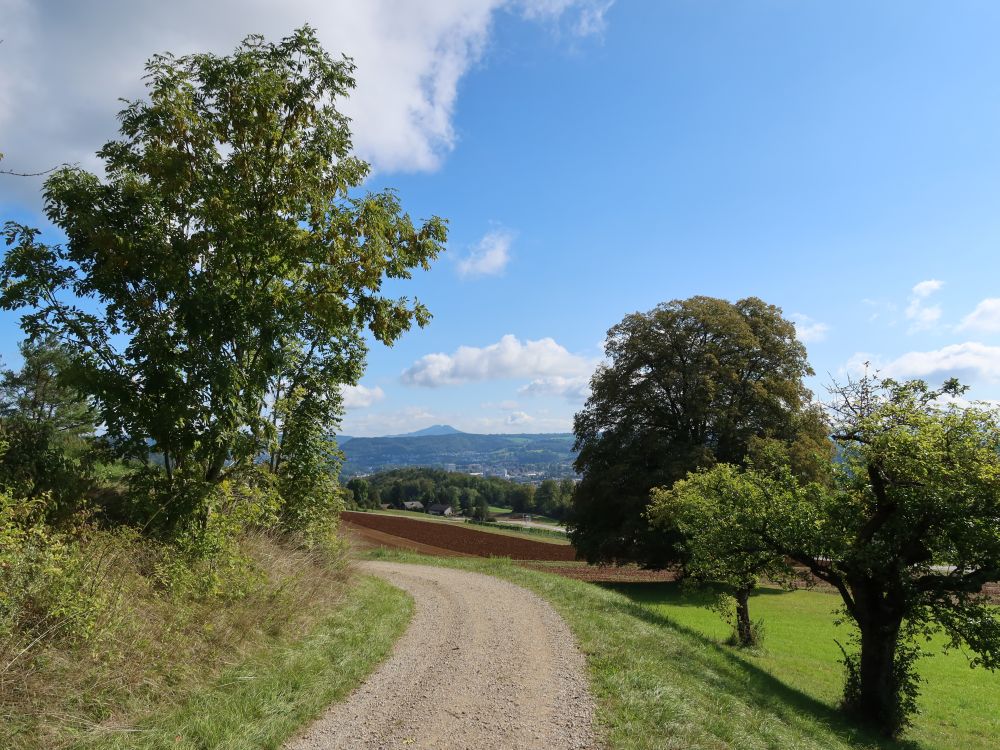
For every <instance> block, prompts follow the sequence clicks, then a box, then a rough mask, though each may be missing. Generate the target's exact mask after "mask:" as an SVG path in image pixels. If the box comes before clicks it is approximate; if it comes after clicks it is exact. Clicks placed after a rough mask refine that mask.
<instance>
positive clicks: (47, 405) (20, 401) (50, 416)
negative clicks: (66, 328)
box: [0, 338, 98, 446]
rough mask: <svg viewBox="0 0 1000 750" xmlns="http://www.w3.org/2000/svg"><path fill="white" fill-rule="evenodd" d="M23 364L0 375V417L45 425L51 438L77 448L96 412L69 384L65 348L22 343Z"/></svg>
mask: <svg viewBox="0 0 1000 750" xmlns="http://www.w3.org/2000/svg"><path fill="white" fill-rule="evenodd" d="M18 348H19V349H20V351H21V357H22V358H23V360H24V364H23V365H22V366H21V369H20V370H19V371H16V372H15V371H14V370H4V371H3V372H2V373H0V417H2V418H11V417H14V416H19V417H21V418H23V419H25V420H26V421H28V422H31V423H32V424H36V425H39V424H42V423H45V424H48V425H49V426H50V427H51V430H52V432H53V433H54V434H55V435H58V436H60V437H61V438H62V439H63V440H64V441H65V442H66V443H67V444H68V443H75V444H76V445H77V446H78V445H79V444H80V443H82V441H83V439H85V438H89V437H91V436H92V435H93V434H94V431H95V430H96V422H97V419H98V416H97V412H96V411H95V410H94V408H93V407H92V406H91V404H90V403H89V402H88V401H87V399H86V397H84V396H83V395H82V394H81V393H80V391H79V390H77V389H76V388H75V387H73V386H72V385H71V384H70V377H68V376H70V370H71V364H72V360H71V357H70V354H69V352H68V351H67V350H66V347H64V346H61V345H60V344H59V343H58V342H57V341H55V340H54V339H52V338H43V339H40V340H38V341H35V342H31V341H22V342H21V343H20V344H19V345H18Z"/></svg>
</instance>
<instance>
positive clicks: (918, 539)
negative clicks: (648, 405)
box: [652, 377, 1000, 735]
mask: <svg viewBox="0 0 1000 750" xmlns="http://www.w3.org/2000/svg"><path fill="white" fill-rule="evenodd" d="M963 392H964V389H963V388H962V387H961V386H959V385H958V383H957V382H956V381H949V382H947V383H945V384H944V386H943V387H941V388H940V389H931V388H929V387H928V386H927V385H926V384H925V383H924V382H922V381H910V382H906V383H897V382H894V381H892V380H885V381H878V380H876V379H874V378H870V377H866V378H864V379H862V380H861V381H859V382H855V383H849V384H848V385H847V386H845V387H841V388H837V389H836V390H835V393H836V396H837V399H838V400H837V403H836V404H835V406H834V408H835V413H836V415H837V420H836V425H835V426H836V431H835V433H834V439H835V440H836V441H837V443H838V444H839V448H840V454H839V457H838V458H839V460H838V466H837V469H836V471H835V473H834V476H833V484H832V486H828V485H824V484H822V483H820V482H816V481H813V482H806V481H803V480H802V479H801V478H798V477H796V476H794V475H793V473H792V472H791V471H790V470H789V469H788V468H787V467H786V468H784V469H783V470H770V471H766V472H765V471H757V470H750V471H747V472H745V473H744V474H739V473H738V472H734V471H733V470H732V469H730V468H727V467H717V468H715V469H713V470H712V472H710V474H711V475H714V476H713V478H712V479H711V480H709V479H707V478H703V479H699V480H698V483H699V490H700V491H701V492H702V493H703V494H704V495H706V496H707V497H709V498H711V500H710V502H720V503H722V502H724V503H728V504H729V507H730V508H731V509H732V513H733V516H734V517H733V518H732V521H731V523H732V524H733V525H734V526H739V527H741V528H742V531H741V532H740V534H741V538H742V539H743V540H744V541H745V543H746V545H747V546H746V548H745V549H744V551H749V550H752V549H753V548H756V547H758V546H765V547H766V548H767V550H769V551H770V552H772V553H774V554H777V555H784V556H786V557H787V558H789V559H790V560H792V561H794V562H795V563H797V564H799V565H801V566H804V567H805V568H806V569H808V570H809V571H810V572H811V573H812V575H813V576H815V577H816V578H817V579H819V580H821V581H825V582H826V583H828V584H830V585H831V586H833V587H834V588H835V589H836V590H837V591H838V592H839V593H840V595H841V597H842V599H843V602H844V610H845V612H846V614H847V617H848V618H849V619H850V620H852V621H853V622H854V623H855V624H856V625H857V628H858V632H859V638H858V640H859V645H860V649H859V651H858V652H857V653H850V654H847V653H846V651H845V665H846V668H847V682H846V687H845V693H844V704H845V707H846V708H847V710H849V711H850V712H851V713H853V714H855V715H857V716H859V717H860V718H861V719H863V720H864V721H866V722H869V723H872V724H874V725H876V726H877V727H879V728H880V729H881V730H882V731H883V732H884V733H886V734H889V735H894V734H897V733H898V732H900V731H901V730H902V729H903V728H904V727H905V726H906V724H907V723H908V718H909V716H910V715H911V714H912V712H913V711H914V710H915V708H916V698H917V695H918V678H917V675H916V672H915V670H914V663H915V660H916V659H917V657H918V656H919V655H920V650H919V648H918V646H917V645H916V643H917V641H918V640H919V639H920V638H923V637H926V636H929V635H930V634H931V633H933V632H937V631H940V632H943V633H944V634H945V636H946V637H947V638H948V642H949V645H950V647H963V648H967V649H968V650H969V651H970V652H972V653H973V654H974V655H975V656H974V658H973V659H972V664H973V666H976V665H981V666H984V667H987V668H989V669H995V668H997V667H998V666H1000V617H998V614H997V612H996V610H995V608H992V607H990V606H989V604H988V602H987V601H986V600H985V598H984V597H983V595H982V594H981V593H980V591H981V587H982V585H983V584H984V583H986V582H988V581H995V580H998V579H1000V411H998V410H997V409H995V408H987V407H986V406H985V405H981V404H977V405H972V406H970V407H967V408H963V407H962V406H960V405H958V404H957V403H956V401H955V399H957V398H958V397H959V396H961V394H962V393H963ZM737 496H738V497H739V501H737V500H736V497H737ZM727 498H728V499H727ZM652 512H653V513H654V514H656V513H657V512H658V508H654V509H653V511H652ZM736 546H737V547H738V545H736Z"/></svg>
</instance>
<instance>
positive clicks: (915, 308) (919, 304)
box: [906, 279, 944, 333]
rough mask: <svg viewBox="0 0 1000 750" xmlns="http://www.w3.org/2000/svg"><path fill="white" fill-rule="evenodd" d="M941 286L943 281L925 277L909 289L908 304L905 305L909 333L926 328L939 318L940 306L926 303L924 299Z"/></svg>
mask: <svg viewBox="0 0 1000 750" xmlns="http://www.w3.org/2000/svg"><path fill="white" fill-rule="evenodd" d="M942 286H944V282H943V281H940V280H939V279H927V280H926V281H921V282H920V283H919V284H916V285H914V287H913V289H911V290H910V304H909V305H907V307H906V318H907V320H909V321H911V323H910V332H911V333H912V332H914V331H923V330H926V329H928V328H930V327H931V326H933V325H934V324H935V323H937V322H938V320H939V319H940V318H941V307H940V306H939V305H928V304H926V300H927V298H928V297H930V296H931V295H932V294H934V293H935V292H936V291H938V290H939V289H940V288H941V287H942Z"/></svg>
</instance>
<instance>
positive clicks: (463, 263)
mask: <svg viewBox="0 0 1000 750" xmlns="http://www.w3.org/2000/svg"><path fill="white" fill-rule="evenodd" d="M513 241H514V235H513V234H512V233H511V232H508V231H507V230H505V229H499V230H497V231H495V232H490V233H488V234H487V235H485V236H484V237H483V238H482V239H481V240H479V243H478V244H477V245H476V247H475V248H473V250H472V252H470V253H469V254H468V255H467V256H466V257H464V258H461V259H460V260H459V261H458V274H459V276H463V277H475V276H497V275H499V274H501V273H503V272H504V269H506V268H507V263H508V262H510V246H511V243H513Z"/></svg>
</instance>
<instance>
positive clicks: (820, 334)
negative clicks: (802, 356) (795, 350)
mask: <svg viewBox="0 0 1000 750" xmlns="http://www.w3.org/2000/svg"><path fill="white" fill-rule="evenodd" d="M792 323H794V324H795V335H796V336H798V338H799V341H801V342H802V343H803V344H811V343H814V342H816V341H822V340H823V339H825V338H826V333H827V331H829V330H830V326H828V325H827V324H826V323H820V322H819V321H818V320H813V319H812V318H810V317H809V316H808V315H805V314H804V313H793V314H792Z"/></svg>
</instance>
